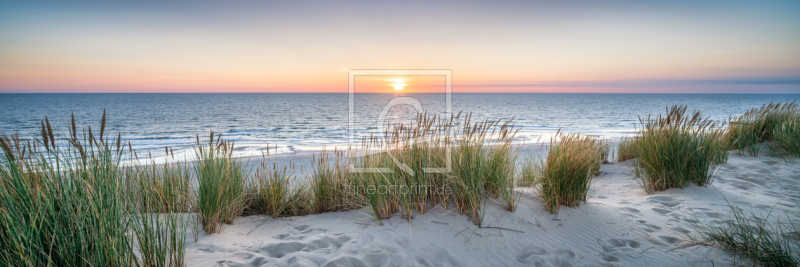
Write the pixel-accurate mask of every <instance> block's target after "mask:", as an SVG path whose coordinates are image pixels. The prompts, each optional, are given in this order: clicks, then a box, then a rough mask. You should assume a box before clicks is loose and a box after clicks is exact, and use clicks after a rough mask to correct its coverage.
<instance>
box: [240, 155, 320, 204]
mask: <svg viewBox="0 0 800 267" xmlns="http://www.w3.org/2000/svg"><path fill="white" fill-rule="evenodd" d="M265 159H266V158H265ZM309 184H310V183H309V182H306V181H297V179H296V177H295V176H294V165H291V166H284V167H283V168H279V167H277V165H276V164H275V162H273V163H272V165H270V164H269V163H268V162H267V161H266V160H263V161H262V162H261V166H260V168H258V169H257V170H256V173H255V175H254V181H253V183H252V186H251V187H250V189H249V191H250V192H251V193H250V201H248V203H249V204H248V207H247V210H248V211H247V213H248V214H267V215H269V216H272V217H273V218H277V217H282V216H299V215H308V214H312V213H314V212H315V211H316V210H315V209H314V206H313V205H314V199H313V194H312V193H311V192H309V186H310V185H309Z"/></svg>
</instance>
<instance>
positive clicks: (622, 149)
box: [616, 137, 636, 162]
mask: <svg viewBox="0 0 800 267" xmlns="http://www.w3.org/2000/svg"><path fill="white" fill-rule="evenodd" d="M635 142H636V137H625V138H622V140H620V141H619V144H618V146H617V159H616V160H617V162H622V161H626V160H630V159H634V158H636V154H635V150H634V149H633V144H634V143H635Z"/></svg>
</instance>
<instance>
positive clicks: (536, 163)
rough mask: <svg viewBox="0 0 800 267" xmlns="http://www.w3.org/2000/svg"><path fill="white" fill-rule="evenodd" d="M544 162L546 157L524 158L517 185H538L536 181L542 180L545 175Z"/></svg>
mask: <svg viewBox="0 0 800 267" xmlns="http://www.w3.org/2000/svg"><path fill="white" fill-rule="evenodd" d="M544 163H545V160H544V159H540V158H537V157H528V158H526V159H524V160H523V161H522V164H521V165H520V168H519V172H518V176H517V186H521V187H533V186H536V182H537V181H540V180H541V179H542V177H543V176H544Z"/></svg>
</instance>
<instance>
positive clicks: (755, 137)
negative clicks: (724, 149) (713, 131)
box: [725, 101, 800, 156]
mask: <svg viewBox="0 0 800 267" xmlns="http://www.w3.org/2000/svg"><path fill="white" fill-rule="evenodd" d="M798 116H800V107H799V106H798V105H797V102H794V101H792V102H788V103H781V102H778V103H769V104H765V105H763V106H761V107H760V108H754V109H751V110H749V111H747V112H745V113H744V114H743V115H741V116H735V117H732V118H730V120H729V121H730V123H729V126H728V131H727V133H726V136H725V138H726V144H727V145H728V146H729V147H730V148H731V149H736V150H739V152H740V153H741V154H744V153H745V152H748V153H749V154H750V155H752V156H757V155H758V152H759V150H760V146H759V145H760V144H761V143H764V142H770V141H773V140H774V137H775V133H776V131H779V129H780V128H781V127H783V125H784V124H785V123H787V122H790V121H793V120H796V118H797V117H798Z"/></svg>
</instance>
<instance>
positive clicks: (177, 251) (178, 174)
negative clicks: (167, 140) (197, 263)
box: [124, 143, 194, 266]
mask: <svg viewBox="0 0 800 267" xmlns="http://www.w3.org/2000/svg"><path fill="white" fill-rule="evenodd" d="M128 148H129V151H130V154H131V155H133V156H134V159H138V156H137V155H136V153H135V152H134V151H133V149H132V148H131V146H130V143H129V144H128ZM165 153H166V155H165V159H166V161H165V162H164V163H161V164H157V163H156V162H155V161H154V160H152V157H150V162H149V163H144V164H140V163H135V164H132V165H131V166H128V167H125V168H124V169H125V180H126V181H127V182H128V184H126V185H125V187H126V191H127V192H128V199H129V205H130V207H129V209H130V210H129V211H128V217H129V227H130V228H131V231H132V232H133V233H134V236H135V240H134V241H135V242H134V244H135V246H136V248H137V249H138V252H139V255H140V256H139V258H140V264H141V265H142V266H183V265H184V257H185V247H186V229H187V228H189V227H194V225H192V222H194V220H191V215H189V214H188V213H189V212H191V211H192V210H191V209H192V207H193V204H194V201H193V198H192V194H193V186H192V180H191V172H192V169H191V167H190V166H189V164H187V163H182V162H176V161H175V157H174V153H172V150H171V149H169V148H165ZM137 161H138V160H137Z"/></svg>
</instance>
